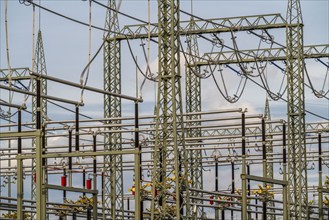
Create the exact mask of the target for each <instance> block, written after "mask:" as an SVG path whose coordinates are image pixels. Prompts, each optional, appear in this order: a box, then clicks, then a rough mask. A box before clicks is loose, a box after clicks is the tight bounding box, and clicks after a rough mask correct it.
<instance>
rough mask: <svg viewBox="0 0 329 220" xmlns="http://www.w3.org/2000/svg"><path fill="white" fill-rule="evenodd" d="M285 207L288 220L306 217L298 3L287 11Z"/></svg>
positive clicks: (291, 2) (292, 2) (293, 0)
mask: <svg viewBox="0 0 329 220" xmlns="http://www.w3.org/2000/svg"><path fill="white" fill-rule="evenodd" d="M287 22H288V24H296V25H295V26H290V25H288V26H287V38H286V39H287V55H286V56H287V68H286V71H287V77H288V79H287V82H288V177H289V178H288V181H289V184H288V194H289V195H288V205H289V208H290V218H291V219H307V218H308V193H307V167H306V146H305V97H304V51H303V50H304V47H303V20H302V12H301V6H300V0H289V2H288V10H287Z"/></svg>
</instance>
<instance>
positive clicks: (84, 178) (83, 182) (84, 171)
mask: <svg viewBox="0 0 329 220" xmlns="http://www.w3.org/2000/svg"><path fill="white" fill-rule="evenodd" d="M82 187H83V188H84V189H85V188H86V170H85V168H83V170H82ZM82 195H83V197H85V196H86V193H85V192H83V193H82Z"/></svg>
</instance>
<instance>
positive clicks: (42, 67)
mask: <svg viewBox="0 0 329 220" xmlns="http://www.w3.org/2000/svg"><path fill="white" fill-rule="evenodd" d="M32 71H33V72H35V73H38V74H41V75H47V68H46V59H45V53H44V47H43V41H42V33H41V30H39V31H38V38H37V44H36V49H35V59H34V69H33V70H32ZM40 81H41V94H42V95H47V80H45V79H41V80H40ZM36 91H37V80H33V79H32V92H34V93H36ZM37 110H38V109H37V98H36V97H34V96H33V97H32V122H37ZM46 117H47V100H46V99H44V98H42V101H41V123H42V124H44V122H45V121H46ZM32 142H33V143H32V145H33V146H34V147H36V144H35V140H34V139H33V141H32ZM35 166H36V161H35V159H33V160H32V173H33V174H34V175H35V172H36V167H35ZM31 199H32V200H35V199H36V183H35V181H34V177H33V178H32V180H31ZM32 217H33V216H32Z"/></svg>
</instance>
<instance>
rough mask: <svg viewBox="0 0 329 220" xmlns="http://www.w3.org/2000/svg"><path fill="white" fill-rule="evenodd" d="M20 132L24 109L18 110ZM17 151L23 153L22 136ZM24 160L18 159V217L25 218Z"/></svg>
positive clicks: (18, 141) (19, 130) (19, 153)
mask: <svg viewBox="0 0 329 220" xmlns="http://www.w3.org/2000/svg"><path fill="white" fill-rule="evenodd" d="M17 130H18V133H20V132H21V131H22V110H21V109H19V110H18V127H17ZM17 153H18V156H20V155H21V154H22V138H21V137H19V138H18V140H17ZM23 181H24V180H23V160H22V159H21V158H18V159H17V219H23V218H24V213H23V198H24V191H23V185H24V183H23Z"/></svg>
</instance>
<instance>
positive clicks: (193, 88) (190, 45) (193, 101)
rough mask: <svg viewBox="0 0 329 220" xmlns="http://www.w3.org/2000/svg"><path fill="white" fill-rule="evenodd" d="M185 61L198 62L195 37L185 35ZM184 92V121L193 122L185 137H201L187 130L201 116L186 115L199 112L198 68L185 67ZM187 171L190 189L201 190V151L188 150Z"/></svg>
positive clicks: (192, 23)
mask: <svg viewBox="0 0 329 220" xmlns="http://www.w3.org/2000/svg"><path fill="white" fill-rule="evenodd" d="M195 29H196V24H195V20H194V18H193V17H191V19H190V27H189V30H191V31H192V30H195ZM186 41H187V52H188V55H187V59H188V64H194V63H195V62H197V61H199V60H198V58H197V57H199V47H198V41H197V35H187V36H186ZM185 70H186V74H185V90H186V113H187V116H186V119H187V120H194V121H193V122H188V123H187V129H186V137H188V138H193V137H201V129H200V128H189V127H197V126H200V125H201V122H199V121H197V120H198V119H201V115H199V114H188V113H196V112H201V80H200V78H199V77H198V76H197V75H196V73H199V72H200V67H198V66H186V68H185ZM194 146H195V147H196V148H200V147H201V145H194ZM188 157H189V170H190V172H188V178H189V180H192V188H195V189H202V188H203V180H202V151H201V150H190V151H189V156H188ZM191 195H193V196H195V197H202V193H201V192H191ZM192 202H193V203H200V204H202V203H203V202H202V200H198V199H196V200H192ZM202 213H203V208H202V206H197V213H196V214H195V215H194V216H193V218H194V219H198V217H201V215H202Z"/></svg>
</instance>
